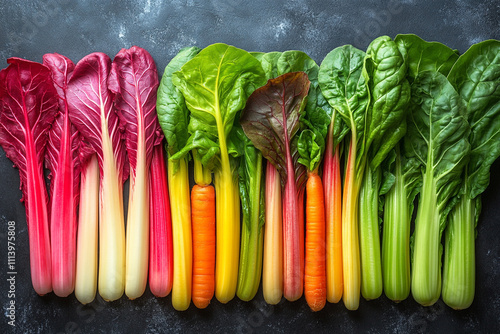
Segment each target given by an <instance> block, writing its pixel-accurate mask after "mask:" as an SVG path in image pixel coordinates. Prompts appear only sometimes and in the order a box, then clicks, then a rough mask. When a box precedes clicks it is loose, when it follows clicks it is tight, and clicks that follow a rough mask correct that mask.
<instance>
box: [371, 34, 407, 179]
mask: <svg viewBox="0 0 500 334" xmlns="http://www.w3.org/2000/svg"><path fill="white" fill-rule="evenodd" d="M363 76H364V77H365V81H366V82H367V84H368V91H369V93H370V97H371V98H370V105H369V107H368V110H367V115H366V121H365V122H366V128H365V131H364V135H365V147H364V150H365V151H366V154H367V158H368V161H369V162H368V164H369V166H370V168H372V169H373V170H374V169H375V168H377V167H378V166H379V165H380V164H381V163H382V161H383V160H384V159H385V157H386V156H387V154H388V153H389V152H390V151H391V150H392V149H393V148H394V146H395V145H396V143H397V142H399V140H400V139H401V138H402V137H403V136H404V135H405V133H406V111H407V106H408V102H409V100H410V85H409V83H408V80H407V79H406V65H405V62H404V59H403V56H402V55H401V53H400V51H399V49H398V47H397V45H396V43H395V42H394V41H393V40H392V39H391V38H389V37H387V36H382V37H379V38H377V39H375V40H374V41H373V42H372V43H371V44H370V46H368V50H367V52H366V58H365V66H364V70H363Z"/></svg>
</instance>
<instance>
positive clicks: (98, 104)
mask: <svg viewBox="0 0 500 334" xmlns="http://www.w3.org/2000/svg"><path fill="white" fill-rule="evenodd" d="M110 71H111V59H110V58H109V57H108V56H107V55H106V54H104V53H100V52H94V53H91V54H89V55H87V56H85V57H84V58H82V59H81V60H80V61H79V62H78V64H76V67H75V69H74V71H73V75H72V77H71V79H70V81H69V84H68V91H67V93H66V97H67V101H68V107H69V115H70V119H71V122H72V123H73V124H74V125H75V126H76V128H77V130H78V132H80V134H81V135H82V136H83V137H84V139H85V141H87V142H88V143H89V144H90V145H91V147H92V148H93V149H94V151H95V152H96V153H97V157H98V160H99V167H100V170H101V177H102V168H103V166H102V164H103V150H102V137H103V136H104V135H105V134H104V133H103V129H105V130H106V131H107V134H108V135H109V137H110V138H111V141H112V148H113V154H114V157H115V159H116V163H117V166H116V167H117V171H119V172H120V173H121V177H122V180H123V181H125V180H126V179H127V177H128V165H127V164H126V163H125V162H126V155H125V153H126V152H125V150H124V148H123V145H122V143H121V141H122V132H121V130H120V128H119V119H118V115H117V113H116V111H115V109H114V106H113V100H114V94H113V93H112V92H111V91H110V90H109V89H108V76H109V72H110ZM103 123H104V124H103Z"/></svg>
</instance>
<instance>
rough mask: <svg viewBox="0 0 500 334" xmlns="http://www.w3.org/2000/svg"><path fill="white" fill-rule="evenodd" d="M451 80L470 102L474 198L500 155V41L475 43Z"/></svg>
mask: <svg viewBox="0 0 500 334" xmlns="http://www.w3.org/2000/svg"><path fill="white" fill-rule="evenodd" d="M448 80H449V81H450V83H451V84H452V86H453V87H455V89H456V90H457V91H458V93H459V94H460V96H461V97H462V99H464V100H465V103H466V114H467V120H468V121H469V124H470V127H471V133H470V136H469V142H470V145H471V152H470V161H469V163H468V165H467V175H466V182H467V185H466V187H467V189H468V193H467V196H469V197H470V198H471V199H474V198H476V197H477V196H478V195H480V194H481V193H482V192H484V190H485V189H486V187H488V184H489V182H490V167H491V165H492V164H493V162H494V161H495V160H496V159H497V158H498V157H499V156H500V42H499V41H496V40H488V41H484V42H481V43H477V44H474V45H473V46H471V48H470V49H469V50H468V51H467V52H465V53H464V54H463V55H461V56H460V58H458V60H457V62H456V63H455V65H454V66H453V68H452V69H451V71H450V73H449V74H448Z"/></svg>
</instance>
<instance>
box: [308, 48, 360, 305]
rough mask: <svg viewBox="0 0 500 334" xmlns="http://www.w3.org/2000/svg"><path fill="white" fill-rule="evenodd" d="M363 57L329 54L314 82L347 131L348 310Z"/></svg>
mask: <svg viewBox="0 0 500 334" xmlns="http://www.w3.org/2000/svg"><path fill="white" fill-rule="evenodd" d="M364 58H365V53H364V52H363V51H361V50H358V49H356V48H354V47H352V46H350V45H345V46H342V47H338V48H336V49H334V50H332V51H331V52H330V53H328V55H327V56H326V57H325V59H324V60H323V62H322V63H321V66H320V70H319V73H318V81H319V85H320V87H321V92H322V94H323V96H324V97H325V98H326V100H327V101H328V103H329V104H330V106H331V107H332V108H333V109H334V110H335V112H338V113H339V114H340V116H341V118H342V119H343V120H344V122H345V124H346V125H347V127H348V128H349V129H350V131H351V138H350V141H349V151H348V158H347V166H346V171H345V181H344V197H343V202H342V262H343V287H344V292H343V300H344V305H345V306H346V308H347V309H349V310H356V309H357V308H358V306H359V294H360V285H361V281H360V276H361V275H360V259H359V238H358V220H357V214H358V213H357V211H358V205H357V204H358V195H359V188H360V185H359V183H360V181H357V180H360V178H361V176H362V175H363V173H362V168H361V171H360V170H359V169H360V166H359V165H360V164H359V163H358V159H357V151H358V147H359V146H361V145H362V142H363V131H364V124H365V115H366V110H367V108H368V104H369V94H368V86H367V84H366V81H365V77H364V76H363V75H362V72H363V65H364Z"/></svg>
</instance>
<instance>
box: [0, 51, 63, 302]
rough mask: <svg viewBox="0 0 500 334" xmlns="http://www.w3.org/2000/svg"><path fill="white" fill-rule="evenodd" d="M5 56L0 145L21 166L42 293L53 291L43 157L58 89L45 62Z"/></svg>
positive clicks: (36, 283) (34, 271) (35, 275)
mask: <svg viewBox="0 0 500 334" xmlns="http://www.w3.org/2000/svg"><path fill="white" fill-rule="evenodd" d="M7 62H8V63H9V64H10V65H9V67H7V68H6V69H4V70H2V71H1V72H0V110H1V111H2V112H1V113H0V145H1V146H2V148H3V149H4V150H5V153H6V155H7V157H8V158H9V159H11V160H12V161H13V162H14V165H15V166H16V167H17V168H19V176H20V179H21V181H20V184H21V191H22V193H23V199H22V200H24V202H25V206H26V222H27V223H28V234H29V243H30V268H31V281H32V284H33V288H34V289H35V291H36V293H38V294H39V295H44V294H46V293H49V292H51V291H52V279H51V258H50V255H51V253H50V240H49V221H48V212H47V190H46V188H45V179H44V175H43V159H44V154H45V149H46V144H47V138H48V129H49V128H50V125H51V124H52V122H53V121H54V119H55V117H56V114H57V108H58V101H57V92H56V90H55V88H54V85H53V83H52V79H51V75H50V70H49V69H48V68H47V67H46V66H44V65H41V64H38V63H35V62H31V61H27V60H24V59H20V58H9V59H8V60H7Z"/></svg>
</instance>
